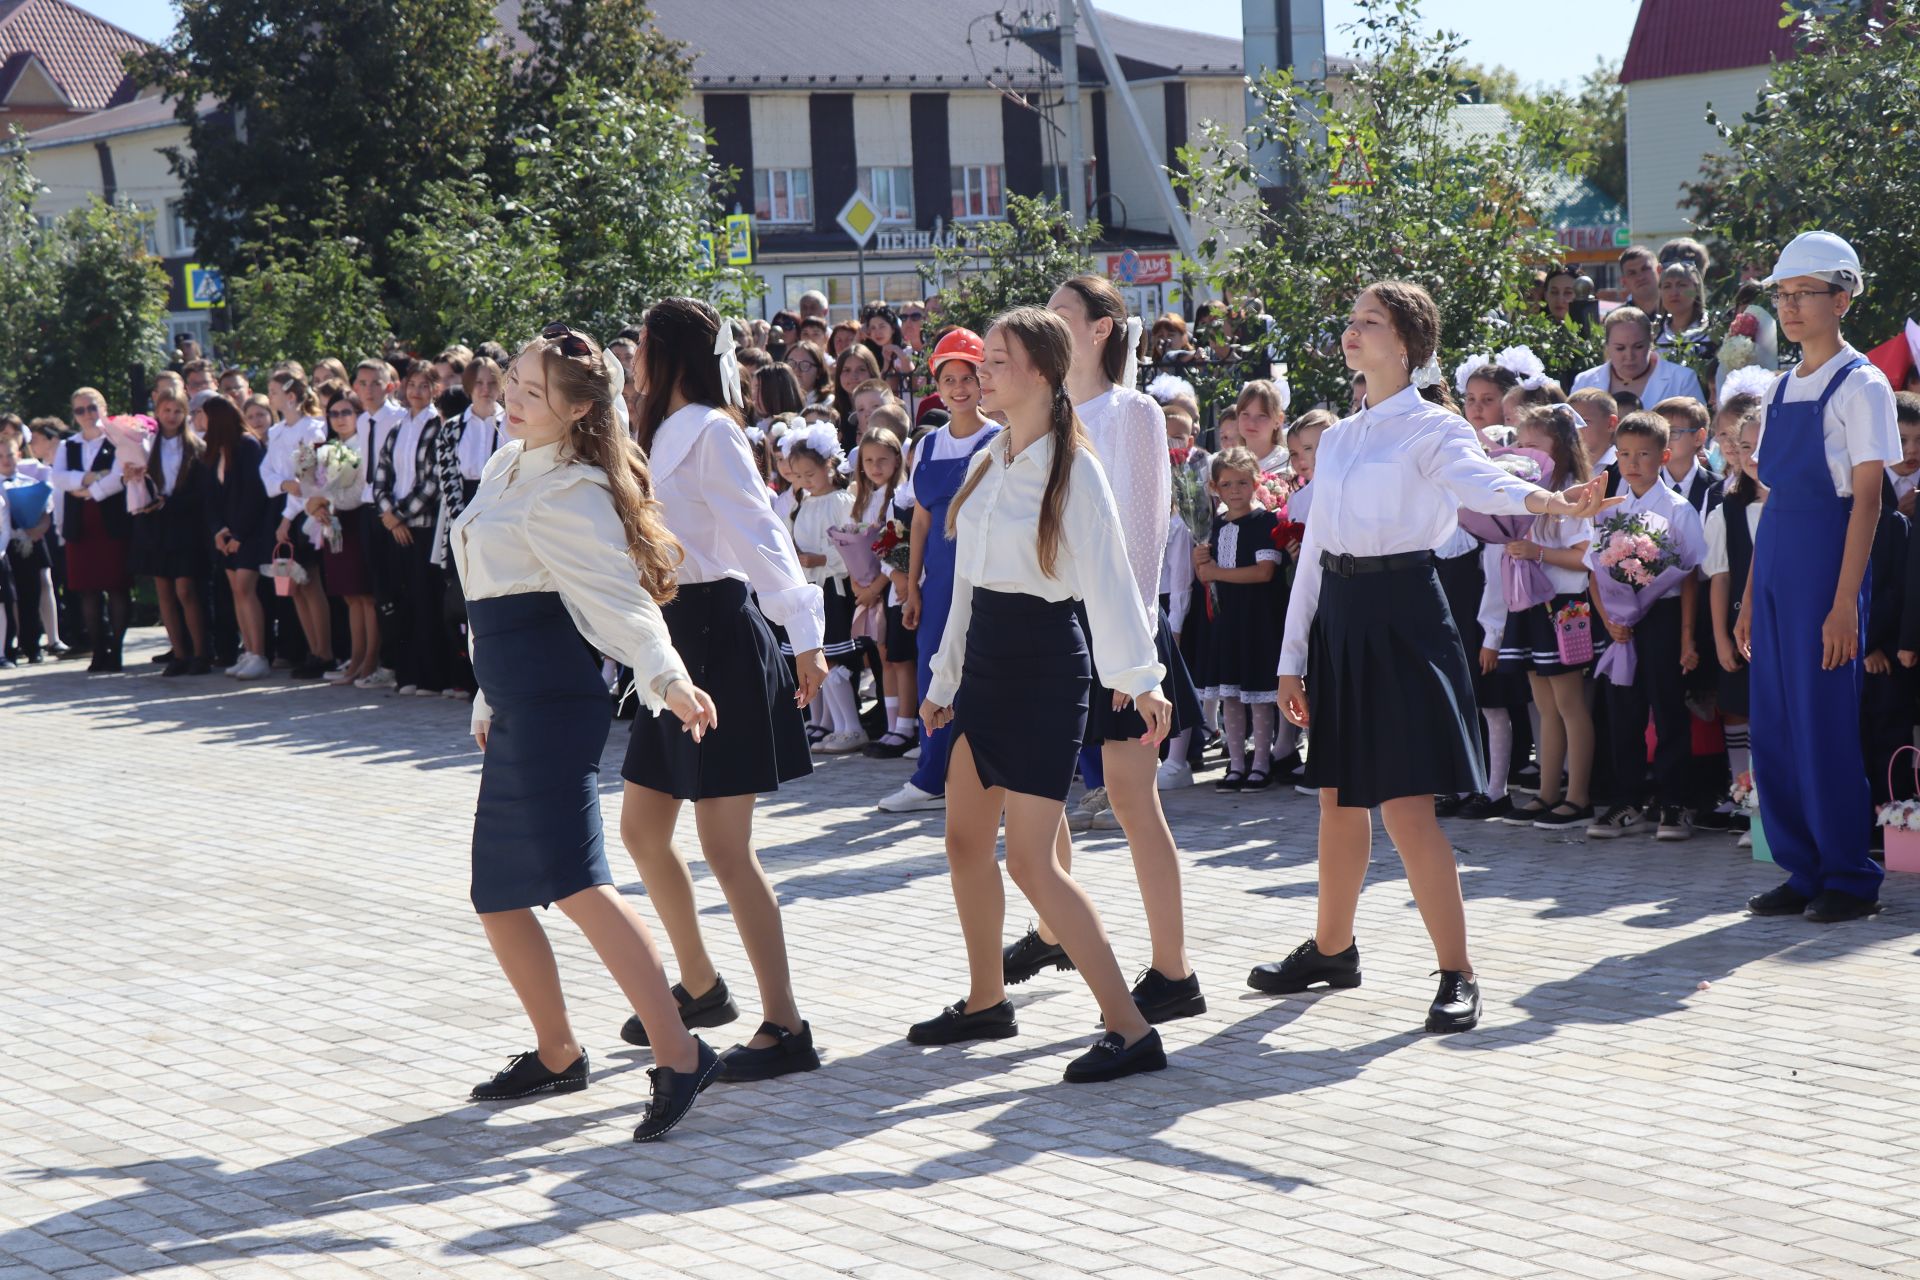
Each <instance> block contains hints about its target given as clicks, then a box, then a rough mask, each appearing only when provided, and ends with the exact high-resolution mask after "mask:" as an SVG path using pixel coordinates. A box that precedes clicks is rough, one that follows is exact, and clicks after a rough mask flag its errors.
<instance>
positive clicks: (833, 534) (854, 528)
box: [827, 524, 887, 644]
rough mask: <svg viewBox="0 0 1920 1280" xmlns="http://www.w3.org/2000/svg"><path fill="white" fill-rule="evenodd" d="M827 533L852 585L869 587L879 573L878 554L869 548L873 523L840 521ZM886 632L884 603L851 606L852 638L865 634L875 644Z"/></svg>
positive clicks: (884, 636)
mask: <svg viewBox="0 0 1920 1280" xmlns="http://www.w3.org/2000/svg"><path fill="white" fill-rule="evenodd" d="M827 537H828V539H829V540H831V541H832V543H833V545H834V546H835V547H836V548H837V549H838V550H839V552H840V558H841V559H842V560H844V561H846V565H847V576H848V577H850V578H852V579H853V581H854V583H855V585H857V586H862V587H870V586H872V585H873V580H874V579H875V578H878V577H879V576H880V557H879V556H878V555H877V554H875V552H874V549H873V526H872V525H866V524H840V525H835V526H834V527H833V528H831V529H829V530H827ZM886 634H887V617H886V612H885V606H884V605H862V606H861V607H860V608H858V609H856V610H854V614H853V635H854V638H855V639H858V638H859V637H861V636H865V637H866V638H867V639H869V640H871V641H873V642H874V643H875V644H879V643H881V642H882V641H883V640H884V639H885V638H886Z"/></svg>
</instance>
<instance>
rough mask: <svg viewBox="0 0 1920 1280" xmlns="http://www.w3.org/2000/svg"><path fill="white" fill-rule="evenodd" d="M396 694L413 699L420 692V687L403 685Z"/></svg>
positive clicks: (396, 690)
mask: <svg viewBox="0 0 1920 1280" xmlns="http://www.w3.org/2000/svg"><path fill="white" fill-rule="evenodd" d="M394 692H395V693H397V694H399V695H400V696H401V697H403V698H411V697H412V696H413V695H414V694H416V693H418V692H420V686H419V685H417V684H403V685H401V686H400V687H399V688H398V689H395V690H394Z"/></svg>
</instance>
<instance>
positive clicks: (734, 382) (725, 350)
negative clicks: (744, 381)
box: [713, 316, 747, 409]
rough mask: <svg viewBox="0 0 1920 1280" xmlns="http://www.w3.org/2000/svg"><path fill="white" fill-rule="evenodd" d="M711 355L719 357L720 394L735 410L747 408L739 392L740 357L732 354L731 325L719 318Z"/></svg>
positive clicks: (744, 398) (724, 319)
mask: <svg viewBox="0 0 1920 1280" xmlns="http://www.w3.org/2000/svg"><path fill="white" fill-rule="evenodd" d="M713 354H714V355H716V356H718V357H720V394H721V395H723V396H725V397H726V400H727V403H728V404H730V405H732V406H733V407H734V408H736V409H744V408H746V407H747V400H746V397H745V396H744V395H742V394H741V390H740V357H739V356H738V355H737V354H735V352H734V344H733V325H732V324H730V323H728V321H727V318H726V317H725V316H721V317H720V331H719V332H718V333H717V334H715V335H714V338H713Z"/></svg>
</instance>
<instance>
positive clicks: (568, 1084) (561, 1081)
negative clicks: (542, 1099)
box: [473, 1052, 587, 1102]
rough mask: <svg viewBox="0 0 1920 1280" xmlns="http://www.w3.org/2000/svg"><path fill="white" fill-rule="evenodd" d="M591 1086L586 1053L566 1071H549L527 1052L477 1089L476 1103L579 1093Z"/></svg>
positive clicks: (534, 1055) (575, 1060)
mask: <svg viewBox="0 0 1920 1280" xmlns="http://www.w3.org/2000/svg"><path fill="white" fill-rule="evenodd" d="M586 1087H587V1055H586V1054H585V1053H584V1052H583V1053H581V1055H580V1056H579V1057H578V1058H575V1059H574V1061H573V1065H572V1066H570V1067H568V1068H567V1069H566V1070H565V1071H549V1070H547V1068H546V1066H545V1065H544V1064H543V1063H542V1062H541V1061H540V1055H539V1054H538V1053H534V1052H528V1053H523V1054H520V1055H519V1056H517V1057H516V1058H514V1060H513V1061H511V1062H509V1063H508V1064H507V1069H506V1070H505V1071H502V1072H501V1073H500V1074H499V1075H497V1076H495V1077H494V1078H493V1079H491V1080H489V1081H487V1082H486V1083H485V1084H477V1085H475V1086H474V1087H473V1100H474V1101H475V1102H507V1101H510V1100H512V1099H514V1098H531V1097H532V1096H533V1095H534V1094H536V1093H578V1092H580V1091H581V1090H582V1089H584V1088H586Z"/></svg>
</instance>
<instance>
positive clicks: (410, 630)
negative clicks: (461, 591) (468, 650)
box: [380, 526, 447, 693]
mask: <svg viewBox="0 0 1920 1280" xmlns="http://www.w3.org/2000/svg"><path fill="white" fill-rule="evenodd" d="M409 532H410V533H412V534H413V541H412V542H410V543H408V544H407V545H405V546H402V545H400V543H399V542H397V541H395V540H394V537H393V535H392V534H390V533H388V532H387V531H386V530H385V529H382V530H381V531H380V538H381V540H382V543H383V544H384V546H383V552H384V555H385V557H386V558H387V561H388V566H387V567H388V572H389V574H390V575H391V581H392V582H393V583H394V584H395V586H396V591H395V596H396V599H395V601H394V611H393V619H394V632H395V635H394V644H395V646H396V649H395V662H396V664H397V665H395V667H394V677H395V679H396V680H398V682H399V683H400V684H403V685H409V684H411V685H418V686H419V687H420V688H422V689H431V690H433V691H434V692H436V693H437V692H439V691H440V690H442V689H444V688H446V687H447V643H446V620H445V608H446V606H445V603H444V601H443V598H442V597H443V596H444V595H445V589H446V579H445V578H444V577H443V576H442V575H441V572H440V566H439V565H436V564H435V563H433V528H432V526H428V527H427V528H425V529H411V530H409ZM383 621H384V620H383ZM384 646H385V642H384V641H383V642H382V647H383V648H384Z"/></svg>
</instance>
